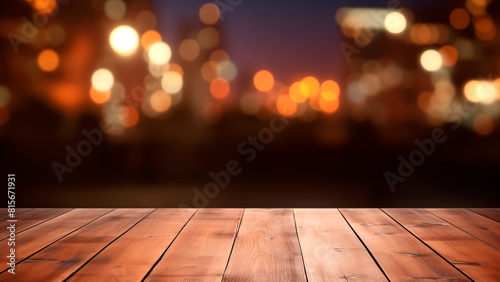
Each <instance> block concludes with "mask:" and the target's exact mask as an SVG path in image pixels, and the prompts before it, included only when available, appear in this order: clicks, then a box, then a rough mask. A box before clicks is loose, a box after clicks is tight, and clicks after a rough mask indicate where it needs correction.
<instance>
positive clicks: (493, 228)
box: [427, 209, 500, 250]
mask: <svg viewBox="0 0 500 282" xmlns="http://www.w3.org/2000/svg"><path fill="white" fill-rule="evenodd" d="M427 211H429V212H431V213H432V214H434V215H436V216H438V217H440V218H441V219H443V220H445V221H447V222H448V223H451V224H453V225H454V226H456V227H458V228H460V229H462V230H464V231H465V232H467V233H469V234H471V235H472V236H474V237H476V238H478V239H479V240H481V241H483V242H485V243H487V244H489V245H491V246H493V247H495V248H496V249H497V250H500V223H498V222H496V221H494V220H492V219H489V218H487V217H484V216H482V215H479V214H477V213H474V212H472V211H469V210H466V209H427Z"/></svg>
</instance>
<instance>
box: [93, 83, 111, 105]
mask: <svg viewBox="0 0 500 282" xmlns="http://www.w3.org/2000/svg"><path fill="white" fill-rule="evenodd" d="M110 97H111V90H110V89H108V90H106V91H99V90H97V89H95V88H94V87H93V86H92V87H90V99H92V101H94V103H96V104H104V103H106V102H107V101H108V100H109V98H110Z"/></svg>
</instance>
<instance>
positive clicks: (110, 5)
mask: <svg viewBox="0 0 500 282" xmlns="http://www.w3.org/2000/svg"><path fill="white" fill-rule="evenodd" d="M104 13H105V14H106V16H107V17H108V18H110V19H112V20H119V19H121V18H123V16H125V13H127V5H126V4H125V2H123V1H122V0H107V1H106V3H105V4H104Z"/></svg>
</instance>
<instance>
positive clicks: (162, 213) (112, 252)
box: [69, 209, 196, 281]
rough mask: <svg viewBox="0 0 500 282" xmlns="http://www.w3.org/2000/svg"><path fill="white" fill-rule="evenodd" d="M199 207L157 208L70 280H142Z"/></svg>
mask: <svg viewBox="0 0 500 282" xmlns="http://www.w3.org/2000/svg"><path fill="white" fill-rule="evenodd" d="M195 211H196V209H160V210H156V211H154V212H153V213H152V214H150V215H149V216H147V217H146V218H145V219H144V220H142V221H141V222H139V223H138V224H137V225H136V226H134V227H133V228H132V229H131V230H129V231H128V232H127V233H125V234H124V235H123V236H121V237H120V238H118V239H117V240H116V241H115V242H113V244H111V245H110V246H109V247H107V248H106V249H104V250H103V251H102V252H101V253H99V255H97V256H96V257H95V258H93V259H92V260H91V261H90V262H89V263H87V264H86V265H85V267H84V268H83V269H81V270H80V271H78V272H77V273H76V274H75V275H74V276H72V277H71V278H70V279H69V281H99V280H102V281H141V279H143V278H144V277H145V276H146V274H147V273H148V271H149V270H150V269H151V267H152V266H153V265H154V264H155V262H156V261H157V260H158V259H159V258H160V256H161V255H162V254H163V252H164V251H165V250H166V249H167V248H168V246H169V245H170V243H171V242H172V240H173V239H174V238H175V236H177V234H178V233H179V231H180V230H181V229H182V227H183V226H184V225H185V224H186V222H188V220H189V219H190V218H191V216H192V215H193V214H194V213H195Z"/></svg>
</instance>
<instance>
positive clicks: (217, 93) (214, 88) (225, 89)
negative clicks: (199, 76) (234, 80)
mask: <svg viewBox="0 0 500 282" xmlns="http://www.w3.org/2000/svg"><path fill="white" fill-rule="evenodd" d="M229 91H230V86H229V82H227V80H225V79H224V78H220V77H217V78H215V79H213V80H212V81H211V82H210V94H212V96H214V97H215V98H217V99H223V98H225V97H226V96H227V95H228V94H229Z"/></svg>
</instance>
